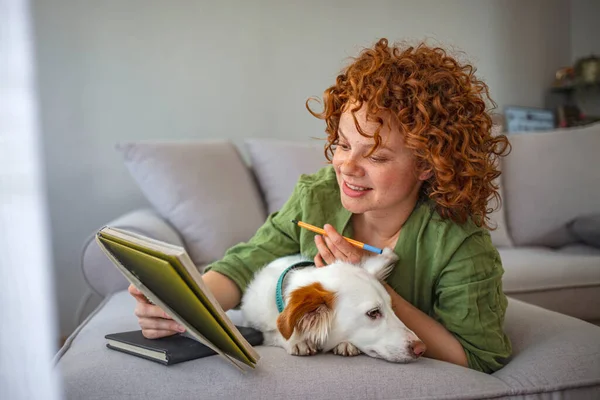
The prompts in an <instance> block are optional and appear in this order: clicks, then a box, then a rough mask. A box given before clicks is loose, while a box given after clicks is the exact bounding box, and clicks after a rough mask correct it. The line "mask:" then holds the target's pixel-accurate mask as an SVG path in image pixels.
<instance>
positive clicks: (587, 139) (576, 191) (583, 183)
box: [502, 123, 600, 247]
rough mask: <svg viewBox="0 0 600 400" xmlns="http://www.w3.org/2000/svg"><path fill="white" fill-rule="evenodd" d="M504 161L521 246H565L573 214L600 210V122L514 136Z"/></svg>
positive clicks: (513, 229)
mask: <svg viewBox="0 0 600 400" xmlns="http://www.w3.org/2000/svg"><path fill="white" fill-rule="evenodd" d="M509 139H510V142H511V144H512V151H511V153H510V154H509V155H508V156H507V157H506V158H505V159H504V160H503V163H502V171H503V173H502V184H503V189H504V193H505V195H506V196H505V205H506V217H507V222H508V229H509V231H510V235H511V238H512V240H513V242H514V244H515V245H517V246H519V245H520V246H550V247H561V246H564V245H567V244H569V243H573V242H576V241H577V239H576V238H575V237H574V236H573V234H571V233H570V232H569V231H568V229H567V224H568V223H569V222H571V221H572V220H574V219H576V218H578V217H580V216H585V215H590V214H598V213H600V174H599V173H598V168H597V167H596V166H595V164H596V163H597V162H596V160H597V158H598V149H600V123H596V124H593V125H589V126H585V127H580V128H566V129H560V130H555V131H551V132H528V133H523V134H514V135H510V137H509Z"/></svg>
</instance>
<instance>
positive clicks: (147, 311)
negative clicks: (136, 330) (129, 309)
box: [128, 285, 185, 339]
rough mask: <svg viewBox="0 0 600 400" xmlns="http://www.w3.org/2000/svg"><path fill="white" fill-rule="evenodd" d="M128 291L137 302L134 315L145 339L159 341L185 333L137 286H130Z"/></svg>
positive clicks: (181, 327)
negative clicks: (162, 338) (159, 339)
mask: <svg viewBox="0 0 600 400" xmlns="http://www.w3.org/2000/svg"><path fill="white" fill-rule="evenodd" d="M128 291H129V294H131V295H132V296H133V297H135V299H136V301H137V304H136V307H135V311H134V314H135V316H136V317H138V323H139V324H140V327H141V328H142V335H143V336H144V337H145V338H147V339H158V338H161V337H165V336H171V335H174V334H176V333H180V332H185V328H184V327H183V326H181V325H179V324H178V323H177V322H175V321H173V318H171V317H170V316H169V315H168V314H167V313H166V312H164V311H163V310H162V309H161V308H160V307H159V306H157V305H154V304H151V303H150V302H149V301H148V299H147V298H146V296H144V294H143V293H142V292H140V291H139V290H138V289H137V288H136V287H135V286H133V285H129V288H128Z"/></svg>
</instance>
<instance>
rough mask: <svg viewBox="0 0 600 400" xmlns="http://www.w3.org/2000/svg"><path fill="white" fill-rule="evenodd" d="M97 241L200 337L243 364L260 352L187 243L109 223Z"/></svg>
mask: <svg viewBox="0 0 600 400" xmlns="http://www.w3.org/2000/svg"><path fill="white" fill-rule="evenodd" d="M96 241H97V242H98V244H99V246H100V248H101V249H102V250H103V251H104V253H105V254H106V255H107V256H108V257H109V258H110V260H111V261H112V262H113V263H114V264H115V266H116V267H117V268H118V269H119V271H121V273H122V274H123V275H125V277H126V278H127V280H128V281H129V282H131V283H132V284H133V285H135V287H137V288H138V289H139V290H140V291H141V292H142V293H143V294H144V295H145V296H146V297H147V298H148V299H149V300H150V301H152V302H153V303H154V304H156V305H157V306H159V307H160V308H162V309H163V310H164V311H165V312H167V314H169V315H170V316H171V317H172V318H173V319H174V320H175V321H177V323H179V324H181V325H183V326H184V327H185V328H186V330H187V333H188V334H189V335H190V336H191V337H192V338H194V339H195V340H197V341H199V342H201V343H202V344H204V345H206V346H207V347H209V348H210V349H212V350H213V351H214V352H215V353H217V354H219V355H221V356H222V357H224V358H225V359H227V360H229V361H230V362H231V363H233V364H234V365H235V366H237V367H238V368H240V369H242V370H243V368H242V366H243V364H245V365H248V366H250V367H254V366H255V364H256V363H257V362H258V360H259V359H260V356H259V354H258V353H257V352H256V351H255V350H254V348H253V347H252V346H251V345H250V343H248V341H247V340H246V339H245V338H244V336H242V334H241V333H240V332H239V330H238V329H237V327H236V326H235V325H234V324H233V322H232V321H231V320H230V319H229V317H228V316H227V314H225V312H224V311H223V309H222V308H221V306H220V305H219V303H218V302H217V300H216V299H215V298H214V296H213V294H212V293H211V292H210V290H208V288H207V287H206V286H205V285H204V282H203V281H202V276H201V274H200V272H199V271H198V269H197V268H196V266H195V265H194V263H193V262H192V260H191V259H190V257H189V255H188V254H187V253H186V251H185V250H184V249H183V247H180V246H175V245H172V244H168V243H165V242H161V241H158V240H154V239H151V238H148V237H145V236H142V235H139V234H136V233H133V232H129V231H125V230H122V229H117V228H111V227H104V228H102V229H100V230H99V231H98V232H97V234H96Z"/></svg>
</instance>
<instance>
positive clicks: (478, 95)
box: [306, 39, 510, 229]
mask: <svg viewBox="0 0 600 400" xmlns="http://www.w3.org/2000/svg"><path fill="white" fill-rule="evenodd" d="M474 73H475V68H473V66H471V65H469V64H464V65H461V64H460V63H459V62H458V61H457V60H456V59H455V58H453V57H451V56H449V55H448V54H447V53H446V51H445V50H444V49H441V48H439V47H435V48H432V47H430V46H427V45H425V44H424V43H421V44H419V45H418V46H416V47H413V46H408V45H405V46H400V45H396V44H395V45H393V46H391V47H390V46H388V41H387V39H380V40H379V41H378V42H377V43H376V44H375V46H374V47H373V48H367V49H365V50H363V51H362V52H361V53H360V54H359V55H358V57H356V58H355V59H354V61H353V62H352V63H351V64H350V65H348V66H347V67H346V68H344V69H343V70H342V72H341V74H340V75H338V77H337V78H336V82H335V84H334V85H333V86H331V87H329V88H328V89H327V90H325V92H324V94H323V112H321V113H315V112H313V111H312V110H311V108H310V106H309V104H308V103H309V101H310V100H311V99H313V98H311V99H308V100H307V102H306V107H307V109H308V111H309V112H310V113H311V114H312V115H314V116H315V117H317V118H320V119H324V120H325V121H326V128H325V132H326V133H327V142H326V145H325V157H326V158H327V160H328V161H329V162H331V156H332V155H333V151H334V149H335V146H336V145H337V143H338V138H339V136H338V125H339V121H340V116H341V114H342V113H343V112H344V111H345V109H346V106H348V105H350V104H352V109H351V112H352V114H353V115H354V113H355V112H356V111H358V110H360V109H361V108H362V107H363V106H365V107H366V110H367V115H368V118H369V120H374V121H377V122H379V128H378V129H377V130H376V132H374V133H373V134H372V135H368V134H366V133H364V132H363V131H362V130H361V128H360V126H358V123H357V120H356V117H354V120H355V123H356V125H357V129H358V131H359V133H360V134H361V135H363V136H365V137H371V138H373V140H374V145H373V148H372V150H371V153H372V152H373V151H375V150H376V149H377V147H378V146H379V145H380V144H381V137H380V135H379V131H380V129H381V126H382V125H383V119H382V118H381V115H382V113H389V114H391V116H392V118H394V119H395V120H396V122H397V123H398V126H399V127H400V131H401V132H402V133H403V135H404V140H405V145H406V147H407V148H409V149H411V150H412V152H413V155H414V157H415V158H416V161H417V167H418V169H419V171H423V172H430V173H431V178H429V179H428V180H427V181H425V182H424V184H423V187H422V195H424V196H427V197H429V198H430V199H431V200H433V201H434V202H435V205H436V210H437V212H438V213H439V214H440V215H441V216H442V217H443V218H449V219H451V220H453V221H455V222H457V223H464V222H466V221H467V220H468V219H469V218H472V220H473V221H474V222H475V223H476V224H477V225H478V226H484V227H486V228H488V229H494V227H491V226H490V225H489V217H488V214H489V213H490V212H492V211H493V209H490V208H488V200H491V199H492V198H495V199H496V201H497V204H498V205H500V204H501V199H500V195H499V193H498V185H497V184H496V183H495V182H494V180H495V179H496V178H498V177H499V176H500V171H499V169H498V157H500V156H504V155H506V154H507V153H508V151H510V150H509V147H510V144H509V142H508V139H507V138H506V136H505V135H497V136H493V135H492V129H491V128H492V119H491V116H490V114H489V112H488V110H487V107H486V99H487V100H489V101H490V103H491V104H492V106H495V104H494V102H493V101H492V100H491V98H490V96H489V91H488V87H487V85H486V84H485V83H484V82H483V81H481V80H479V79H477V78H476V77H475V75H474ZM507 150H508V151H507Z"/></svg>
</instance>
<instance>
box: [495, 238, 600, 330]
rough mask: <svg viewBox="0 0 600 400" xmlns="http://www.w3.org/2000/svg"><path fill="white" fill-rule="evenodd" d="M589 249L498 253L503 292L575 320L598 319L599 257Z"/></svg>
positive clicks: (536, 249) (521, 250)
mask: <svg viewBox="0 0 600 400" xmlns="http://www.w3.org/2000/svg"><path fill="white" fill-rule="evenodd" d="M589 249H590V248H587V250H586V248H582V247H579V248H576V247H571V248H565V250H564V251H556V250H552V249H549V248H543V247H539V248H536V247H515V248H511V249H499V252H500V257H501V258H502V265H503V266H504V271H505V273H504V277H503V283H502V285H503V289H504V292H505V293H506V294H507V295H508V296H511V297H514V298H517V299H520V300H523V301H526V302H528V303H532V304H536V305H538V306H541V307H544V308H548V309H550V310H554V311H558V312H560V313H564V314H568V315H571V316H574V317H577V318H581V319H585V320H589V321H593V320H598V319H600V254H599V253H598V252H596V251H594V250H595V249H593V248H591V250H589Z"/></svg>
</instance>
